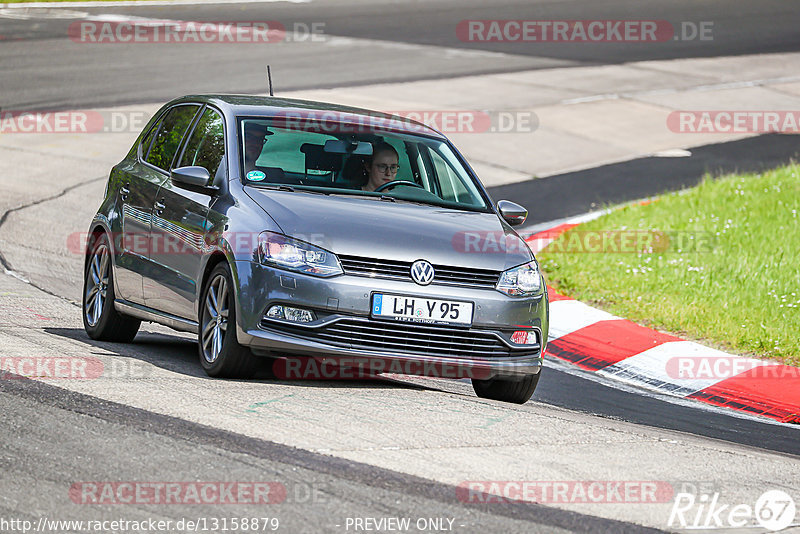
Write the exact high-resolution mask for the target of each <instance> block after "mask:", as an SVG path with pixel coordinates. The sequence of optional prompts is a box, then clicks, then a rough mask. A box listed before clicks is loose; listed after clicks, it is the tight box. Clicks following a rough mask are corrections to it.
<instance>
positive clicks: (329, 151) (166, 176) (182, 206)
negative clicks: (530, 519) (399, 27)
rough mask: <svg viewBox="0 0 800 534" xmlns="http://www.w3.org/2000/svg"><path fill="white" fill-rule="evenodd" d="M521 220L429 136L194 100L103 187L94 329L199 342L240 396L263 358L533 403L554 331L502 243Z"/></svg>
mask: <svg viewBox="0 0 800 534" xmlns="http://www.w3.org/2000/svg"><path fill="white" fill-rule="evenodd" d="M526 216H527V212H526V211H525V209H524V208H522V207H520V206H518V205H516V204H514V203H512V202H508V201H502V200H501V201H500V202H498V203H497V204H494V203H493V202H492V201H491V200H490V198H489V195H488V194H487V192H486V190H485V189H484V188H483V186H482V185H481V183H480V182H479V181H478V179H477V177H476V175H475V173H474V172H473V171H472V169H471V168H470V167H469V165H468V164H467V162H466V161H465V159H464V158H463V157H462V156H461V155H460V154H459V153H458V151H457V150H456V149H455V148H454V147H453V145H452V144H451V143H450V142H449V141H448V140H447V139H446V138H445V137H444V136H443V135H442V134H441V133H439V132H437V131H435V130H433V129H431V128H429V127H427V126H425V125H422V124H419V123H416V122H413V121H410V120H406V119H403V118H400V117H397V116H392V115H385V114H381V113H376V112H371V111H367V110H362V109H355V108H348V107H342V106H335V105H330V104H324V103H320V102H308V101H301V100H289V99H280V98H267V97H254V96H226V95H204V96H187V97H184V98H180V99H177V100H174V101H172V102H170V103H168V104H166V105H165V106H164V107H163V108H162V109H161V110H160V111H159V112H158V113H156V114H155V115H154V117H153V118H152V120H151V121H150V122H149V124H148V125H147V126H146V127H145V128H144V130H143V131H142V133H141V135H140V136H139V138H138V139H137V140H136V143H135V144H134V145H133V147H132V148H131V150H130V151H129V152H128V154H127V155H126V156H125V158H124V159H123V160H122V161H121V162H120V163H119V164H118V165H116V166H115V167H114V168H113V169H112V171H111V174H110V176H109V180H108V184H107V187H106V194H105V198H104V199H103V202H102V205H101V206H100V209H99V210H98V212H97V215H96V216H95V217H94V219H93V220H92V223H91V226H90V229H89V236H90V238H89V240H88V245H87V255H86V267H85V286H84V292H83V320H84V325H85V328H86V332H87V333H88V334H89V336H91V337H92V338H94V339H100V340H115V341H124V342H129V341H131V340H133V338H134V336H135V335H136V332H137V331H138V328H139V325H140V323H141V321H143V320H144V321H151V322H156V323H160V324H164V325H167V326H170V327H172V328H175V329H177V330H182V331H188V332H195V333H196V334H197V335H198V347H199V354H200V363H201V365H202V367H203V369H204V370H205V371H206V373H208V374H209V375H211V376H218V377H249V376H252V375H253V373H254V372H255V371H256V369H257V368H258V366H259V364H260V363H261V361H260V358H263V357H268V358H273V359H274V361H275V362H276V365H275V368H276V369H277V368H278V367H280V366H279V365H277V362H284V363H283V364H282V367H280V368H281V369H283V370H284V371H286V370H287V369H296V367H295V368H292V367H291V365H294V364H296V363H297V362H307V361H313V362H322V363H323V364H325V365H333V366H336V368H337V369H340V370H341V369H349V370H351V371H352V370H354V369H355V370H357V371H362V372H364V373H366V374H368V375H370V376H374V375H375V374H379V373H387V372H388V373H394V372H396V373H402V374H420V375H434V376H443V377H453V378H464V377H466V378H470V379H471V380H472V384H473V387H474V389H475V392H476V393H477V394H478V395H479V396H481V397H485V398H491V399H497V400H503V401H508V402H516V403H524V402H526V401H527V400H528V399H530V397H531V395H532V394H533V391H534V390H535V388H536V385H537V383H538V381H539V376H540V373H541V367H542V354H543V351H544V349H545V344H546V340H547V333H548V318H549V307H548V297H547V291H546V286H545V282H544V279H543V277H542V275H541V272H540V271H539V267H538V264H537V262H536V259H535V258H534V256H533V254H532V253H531V251H530V249H529V248H528V247H527V245H526V244H525V242H524V241H523V240H522V239H521V238H520V237H519V236H518V235H517V234H516V232H514V230H513V229H512V228H511V227H512V226H515V225H519V224H521V223H522V222H524V220H525V217H526ZM285 362H294V364H291V365H289V364H286V363H285ZM276 374H278V375H281V376H282V375H285V374H287V373H285V372H283V373H276ZM289 374H290V373H289ZM344 376H348V375H344Z"/></svg>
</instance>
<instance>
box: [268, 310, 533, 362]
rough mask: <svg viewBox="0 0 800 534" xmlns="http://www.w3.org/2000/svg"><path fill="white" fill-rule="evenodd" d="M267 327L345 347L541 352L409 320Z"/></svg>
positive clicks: (432, 352)
mask: <svg viewBox="0 0 800 534" xmlns="http://www.w3.org/2000/svg"><path fill="white" fill-rule="evenodd" d="M261 326H262V327H263V328H267V329H271V330H279V331H281V332H285V333H290V334H292V335H295V336H298V337H302V338H303V339H308V340H312V341H317V342H320V343H327V344H330V345H336V346H340V347H343V348H350V349H363V350H377V351H383V350H385V351H391V352H403V353H408V354H416V355H425V356H454V357H461V358H492V357H503V356H524V355H530V354H538V353H539V348H540V346H539V345H528V346H526V347H524V348H521V349H515V350H512V349H510V348H509V347H508V346H507V345H506V344H505V343H503V342H502V341H500V339H499V338H498V337H497V336H496V335H495V334H493V333H491V332H481V331H476V330H467V329H463V328H454V327H448V326H430V325H419V324H414V323H407V322H400V321H397V322H391V321H375V320H371V319H366V318H361V317H348V318H345V319H340V320H338V321H336V322H334V323H331V324H329V325H326V326H322V327H318V328H301V327H296V326H292V325H285V324H277V323H274V322H271V321H267V320H263V321H262V322H261Z"/></svg>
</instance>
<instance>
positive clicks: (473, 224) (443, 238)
mask: <svg viewBox="0 0 800 534" xmlns="http://www.w3.org/2000/svg"><path fill="white" fill-rule="evenodd" d="M245 191H246V192H247V194H248V196H250V198H252V199H253V200H254V201H255V202H256V203H257V204H258V205H259V206H261V208H263V209H264V211H266V212H267V213H268V214H269V215H270V217H271V218H272V219H273V220H275V222H276V223H277V224H278V226H279V227H280V228H281V231H282V232H283V233H284V234H286V235H288V236H290V237H294V238H296V239H300V240H303V241H307V242H309V243H313V244H315V245H317V246H319V247H322V248H324V249H326V250H329V251H331V252H334V253H336V254H338V255H344V256H363V257H369V258H379V259H391V260H397V261H416V260H419V259H424V260H427V261H429V262H431V263H432V264H434V265H457V266H460V267H471V268H475V269H490V270H497V271H502V270H505V269H509V268H511V267H516V266H517V265H521V264H523V263H526V262H528V261H530V260H531V259H532V258H533V254H532V253H531V252H530V249H529V248H528V247H527V245H526V244H525V242H524V241H523V240H522V239H521V238H520V237H519V236H518V235H517V234H516V233H515V232H514V231H513V230H512V229H511V228H510V227H509V226H508V225H507V224H505V223H503V222H501V220H500V218H499V217H497V215H495V214H494V213H479V212H470V211H460V210H454V209H448V208H443V207H438V206H428V205H420V204H414V203H410V202H403V201H399V200H398V201H397V202H388V201H382V200H378V199H376V198H374V197H370V198H367V197H357V196H345V195H320V194H314V193H306V192H302V191H294V192H291V191H276V190H264V189H258V188H255V187H246V188H245Z"/></svg>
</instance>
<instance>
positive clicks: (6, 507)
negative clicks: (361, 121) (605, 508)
mask: <svg viewBox="0 0 800 534" xmlns="http://www.w3.org/2000/svg"><path fill="white" fill-rule="evenodd" d="M78 9H79V10H80V11H83V12H89V13H117V14H124V15H134V16H140V17H147V18H157V19H176V20H213V21H220V20H278V21H280V22H282V23H283V24H285V25H287V26H289V25H291V24H292V23H294V22H296V21H297V22H313V21H321V22H324V23H325V29H326V30H325V31H326V33H327V34H330V35H335V36H339V37H344V38H352V39H355V41H354V42H351V43H347V42H343V43H342V44H340V46H344V47H351V48H352V54H353V58H354V64H353V68H342V66H341V64H340V63H334V62H331V57H333V56H326V55H325V54H321V55H319V56H308V55H307V54H305V53H304V52H305V51H304V46H303V44H302V43H296V44H297V46H289V45H288V44H286V45H285V46H283V47H282V48H280V49H277V48H276V49H275V50H274V51H273V50H269V49H267V50H264V49H254V48H252V47H248V46H246V45H242V46H236V47H227V48H226V47H214V46H210V47H207V48H203V49H202V53H198V52H199V51H198V49H197V47H195V46H190V45H186V46H172V47H170V48H169V49H166V48H160V46H161V45H149V46H142V47H123V46H117V45H109V46H107V47H105V48H102V49H100V48H93V47H87V46H84V45H80V44H77V43H72V42H70V41H69V39H68V38H67V37H66V28H67V26H68V24H69V23H70V20H69V19H53V18H42V19H34V20H33V22H32V20H23V19H2V18H0V65H2V70H3V74H2V76H0V95H2V96H1V97H0V99H1V100H0V105H1V106H2V107H3V109H53V108H65V107H86V106H108V105H118V104H128V103H137V102H152V101H159V100H167V99H169V98H172V97H174V96H177V95H179V94H185V93H189V92H203V91H220V92H253V91H260V90H263V87H264V81H263V77H264V76H263V70H264V65H265V64H266V63H270V64H272V65H273V68H274V69H275V71H276V72H277V73H279V78H278V83H277V87H278V88H279V89H283V90H289V89H301V88H319V87H340V86H346V85H358V84H364V83H374V82H376V81H410V80H417V79H425V78H431V77H446V76H452V75H458V74H479V73H488V72H501V71H514V70H522V69H536V68H549V67H554V66H563V67H571V66H581V65H591V64H606V63H621V62H626V61H635V60H646V59H665V58H677V57H698V56H716V55H719V56H723V55H736V54H753V53H759V52H764V53H766V52H778V51H796V50H798V49H800V33H798V32H797V27H798V25H800V10H798V9H796V6H793V5H792V3H790V2H784V1H750V2H740V1H737V2H732V1H730V0H728V1H725V0H721V1H720V0H715V1H708V2H703V3H702V4H701V3H698V2H696V1H691V0H689V1H675V2H663V1H643V2H635V3H634V2H622V1H610V2H595V1H591V0H583V1H579V2H499V3H492V4H491V5H489V3H487V2H482V1H468V2H461V1H460V2H455V1H442V2H424V3H415V4H414V7H413V9H410V8H409V7H408V5H404V4H399V3H394V2H331V3H318V2H314V3H310V4H285V3H274V4H263V5H260V4H241V5H235V4H234V5H226V6H216V5H205V6H192V7H180V6H176V7H164V8H161V7H158V8H155V7H135V8H119V7H113V6H108V7H103V8H78ZM637 17H638V18H642V19H647V20H653V19H664V20H668V21H671V22H673V23H679V22H680V21H703V20H714V21H715V31H716V34H715V35H716V38H715V40H714V42H713V44H711V45H709V44H708V43H698V42H680V41H675V42H674V43H673V42H671V43H668V44H667V45H665V46H662V47H652V46H647V45H624V46H623V45H615V44H604V45H602V46H597V47H587V46H581V45H576V46H570V45H564V44H552V45H547V44H542V45H540V46H536V47H519V46H514V45H511V44H503V43H482V44H478V43H464V42H461V41H459V40H458V39H457V38H456V37H455V32H454V26H455V25H456V24H457V23H458V22H459V21H461V20H464V19H467V18H469V19H528V18H537V19H558V20H568V19H590V18H601V19H616V18H619V19H632V18H637ZM386 43H389V45H387V44H386ZM430 47H434V48H433V50H434V51H439V50H440V49H442V48H446V49H448V50H451V49H459V50H464V51H465V55H461V56H459V55H457V54H456V55H454V54H452V53H449V52H448V54H449V55H448V54H442V55H439V54H438V53H433V54H429V55H424V54H421V53H420V52H421V51H424V50H431V48H430ZM348 50H349V49H348ZM340 52H341V51H338V52H337V54H340ZM445 56H447V60H445ZM336 57H338V58H339V59H340V60H341V56H340V55H337V56H336ZM692 152H693V154H692V156H691V157H690V158H681V159H663V158H647V159H642V160H635V161H631V162H626V163H620V164H615V165H609V166H605V167H600V168H597V169H591V170H587V171H580V172H578V173H570V175H562V176H553V177H549V178H546V179H539V180H535V181H532V182H530V183H521V184H512V185H508V186H502V187H497V188H493V190H492V191H491V192H492V195H493V196H495V197H496V198H501V197H506V198H514V199H515V200H519V201H520V202H521V203H523V204H527V205H528V207H529V208H530V211H531V219H530V221H529V223H536V222H543V221H547V220H552V219H557V218H560V217H567V216H570V215H575V214H578V213H582V212H585V211H587V210H589V209H593V208H596V207H598V206H601V205H603V204H605V203H615V202H620V201H624V200H630V199H636V198H642V197H644V196H649V195H653V194H657V193H659V192H662V191H665V190H672V189H676V188H680V187H684V186H688V185H692V184H693V183H696V182H697V180H699V179H700V177H701V176H702V175H703V173H704V172H706V171H717V170H720V169H724V170H760V169H763V168H769V167H772V166H774V165H777V164H780V163H783V162H786V161H788V160H789V159H790V158H792V157H795V156H796V155H797V152H798V143H797V141H796V140H794V139H792V138H787V137H783V136H763V137H759V138H755V139H750V140H746V141H740V142H736V143H729V144H726V145H712V146H707V147H701V148H697V149H694V150H693V151H692ZM643 173H648V174H649V175H650V176H651V180H648V181H646V182H642V181H641V180H636V179H635V177H636V176H641V175H642V174H643ZM567 176H568V177H569V178H571V179H574V178H578V179H579V180H580V181H581V182H582V183H584V184H585V185H586V187H584V188H580V190H579V191H578V194H575V190H574V189H571V190H569V191H567V190H565V187H564V185H563V184H565V183H566V177H567ZM7 267H8V266H7ZM43 289H47V288H43ZM75 313H76V314H77V313H78V310H77V308H76V310H75ZM50 334H51V335H53V336H56V337H58V338H69V339H71V340H77V341H80V342H81V343H88V344H90V345H91V343H90V342H89V341H88V339H87V338H86V337H85V335H84V334H83V332H82V331H80V330H78V329H68V330H57V331H56V330H54V331H52V332H50ZM135 349H136V355H135V356H133V357H138V358H141V359H143V360H146V361H166V362H167V364H166V365H179V366H183V365H184V364H185V363H186V362H192V361H193V359H194V358H196V352H195V350H194V346H193V344H192V343H191V342H190V341H187V340H185V339H177V338H176V339H175V340H174V341H164V340H163V339H162V340H161V341H160V342H155V343H153V342H149V343H148V342H144V343H142V344H138V346H135ZM176 362H177V363H176ZM326 386H329V387H341V386H340V385H335V384H329V383H320V387H326ZM398 387H418V386H411V385H409V386H398ZM426 387H430V386H426ZM442 389H443V390H444V391H448V388H447V387H443V388H442ZM389 395H391V392H390V393H389ZM534 399H535V400H534V401H532V402H536V403H541V404H543V405H552V406H554V407H558V408H564V409H567V410H575V411H578V412H583V413H587V414H593V415H596V416H597V417H601V418H607V419H612V420H621V421H627V422H630V423H634V424H637V425H643V426H644V427H656V428H662V429H670V430H675V431H678V432H681V433H688V434H694V435H697V436H704V437H708V438H712V439H717V440H722V441H727V442H731V443H736V444H741V445H744V446H749V447H754V448H758V449H763V450H767V451H774V452H779V453H785V454H789V455H800V443H798V440H797V430H796V429H795V428H791V427H788V426H784V425H774V424H770V423H767V422H760V421H757V420H754V419H752V418H741V417H736V416H733V415H730V414H726V413H724V412H720V411H712V410H708V409H706V408H703V407H699V406H693V405H691V404H682V405H677V404H675V403H674V402H670V401H668V400H665V399H663V398H659V397H655V396H646V395H642V394H640V393H638V392H632V391H627V390H621V389H617V388H613V387H610V386H609V385H607V384H604V383H600V382H596V381H593V380H589V379H586V378H585V377H582V376H580V375H575V374H572V373H568V372H565V371H564V370H562V369H560V368H558V367H555V368H548V369H546V376H545V377H543V379H542V381H541V383H540V385H539V388H538V389H537V392H536V395H535V398H534ZM0 406H2V412H3V423H2V426H3V428H4V431H3V433H2V434H3V435H2V437H0V443H2V447H0V448H1V449H2V450H4V451H11V452H8V453H6V454H4V458H3V459H2V462H3V465H4V467H5V468H4V475H3V478H2V485H3V486H4V487H7V485H10V484H13V485H15V486H19V487H28V488H31V489H32V490H33V489H35V488H36V487H37V480H38V479H39V478H40V477H41V475H42V474H44V473H47V474H48V476H49V477H51V478H55V479H56V480H63V481H64V482H65V483H67V482H71V481H74V480H86V479H92V478H91V477H94V478H93V479H96V480H102V479H103V477H105V478H111V475H110V473H113V477H114V478H120V479H125V477H126V475H127V476H128V477H129V478H134V477H138V478H147V475H150V476H151V478H155V477H159V478H160V479H161V480H167V479H174V480H177V479H187V477H191V476H193V475H196V476H197V477H199V478H198V479H202V478H204V477H205V478H206V479H209V478H212V479H213V478H214V476H213V475H217V478H223V475H225V474H228V473H248V472H253V470H256V472H259V473H269V474H270V475H271V477H272V478H273V479H276V480H285V481H291V482H294V483H296V484H297V485H298V487H300V485H301V484H306V485H312V486H313V485H319V486H320V487H324V488H325V494H326V496H325V499H324V500H322V499H321V500H320V501H319V502H315V503H314V506H313V507H312V508H309V507H308V506H306V504H308V503H307V502H303V503H301V502H289V503H288V505H287V507H286V508H284V509H283V510H282V511H281V517H282V521H285V524H286V526H287V531H289V532H293V531H311V529H313V528H315V527H319V526H320V521H321V519H320V518H325V517H332V516H333V515H335V512H337V511H342V510H345V511H346V512H347V514H349V515H351V516H379V515H392V514H395V515H396V514H402V513H408V512H409V511H411V510H413V511H414V513H415V514H416V515H418V516H425V517H435V516H448V515H449V516H457V517H458V518H459V521H460V522H461V523H464V524H465V525H466V526H465V527H464V530H463V531H476V532H477V531H510V532H518V531H526V532H539V531H541V532H553V531H557V530H559V529H563V530H565V531H587V532H590V531H595V532H607V531H616V532H625V531H631V532H634V531H645V530H646V529H644V528H643V527H638V526H635V525H630V524H625V523H615V522H613V521H610V520H608V519H600V518H596V517H592V516H588V515H581V514H577V513H572V512H567V511H562V510H557V509H554V508H550V507H542V506H536V505H513V506H512V505H507V506H493V507H491V508H488V507H487V508H485V509H476V508H475V507H472V508H468V507H465V506H463V505H460V504H459V503H457V502H454V500H453V499H452V487H451V486H447V485H444V484H438V483H435V482H430V481H428V480H425V479H422V478H417V477H414V476H411V475H406V474H402V473H398V472H394V471H390V470H387V469H382V468H378V467H374V466H369V465H366V464H361V463H358V462H352V461H349V460H343V459H331V457H329V456H323V455H320V454H316V453H313V452H308V451H304V450H300V449H293V448H290V447H287V446H285V445H281V444H276V443H271V442H269V441H264V440H257V439H253V438H245V437H243V436H240V435H236V434H232V433H229V432H227V431H223V430H218V429H215V428H211V427H207V426H203V425H200V424H196V423H191V422H187V421H184V420H182V419H177V418H171V417H168V416H163V415H158V414H154V413H152V412H148V411H144V410H139V409H137V408H132V407H129V406H125V405H122V404H117V403H111V402H108V401H102V400H99V399H96V398H93V397H90V396H87V395H81V394H79V393H73V392H68V391H65V390H62V389H59V388H57V387H54V386H50V385H47V384H41V383H37V382H31V381H27V380H18V381H17V380H2V381H0ZM33 420H35V421H37V424H36V425H31V424H30V422H31V421H33ZM12 458H13V459H17V458H23V459H24V461H23V462H22V463H20V462H16V461H11V460H12ZM86 459H92V460H91V461H90V462H87V461H86ZM209 466H211V467H209ZM209 469H210V471H209ZM142 470H144V473H143V472H142ZM53 473H56V475H55V476H53ZM29 493H30V494H31V495H37V492H35V491H30V492H29ZM38 495H39V496H38V497H35V496H34V497H31V500H30V502H28V503H25V504H26V509H27V510H28V511H29V512H28V514H29V516H30V517H36V516H37V513H35V512H36V511H39V512H44V511H47V510H49V509H50V510H52V508H53V503H52V501H50V500H48V493H47V492H46V491H42V492H41V493H40V494H38ZM323 501H324V502H323ZM56 508H57V509H60V508H64V509H66V508H68V507H66V506H65V505H63V504H59V505H58V506H56ZM21 510H22V508H21V506H20V503H18V502H17V503H14V502H10V501H8V500H7V501H6V502H4V503H2V502H0V511H2V512H3V514H4V515H9V514H12V513H14V514H16V515H17V516H19V513H20V511H21ZM190 511H191V510H190ZM144 512H147V510H146V509H144V510H142V513H144ZM215 512H216V515H221V514H223V513H224V514H230V513H231V512H234V513H235V512H238V510H234V509H231V508H226V509H225V510H204V511H203V515H209V516H210V515H215ZM167 515H168V516H174V517H179V516H185V515H186V510H185V509H183V508H181V509H178V508H176V509H175V510H174V512H173V511H169V512H167ZM327 526H328V527H330V529H331V530H333V528H334V525H327ZM282 530H283V529H282ZM322 530H326V529H325V528H323V529H322Z"/></svg>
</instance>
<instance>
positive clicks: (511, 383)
mask: <svg viewBox="0 0 800 534" xmlns="http://www.w3.org/2000/svg"><path fill="white" fill-rule="evenodd" d="M540 376H542V371H541V370H540V371H539V372H538V373H536V374H535V375H527V376H525V377H523V378H522V379H513V378H499V377H498V378H490V379H489V380H478V379H476V378H473V379H472V389H474V390H475V394H476V395H477V396H478V397H481V398H482V399H492V400H498V401H503V402H513V403H514V404H525V403H526V402H528V400H530V398H531V396H532V395H533V392H534V391H536V386H537V384H539V377H540Z"/></svg>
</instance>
